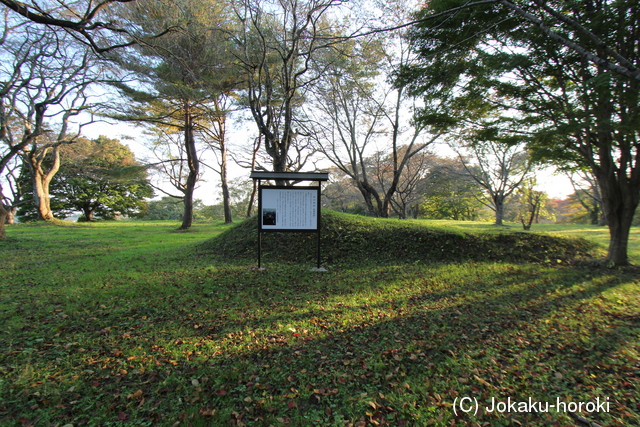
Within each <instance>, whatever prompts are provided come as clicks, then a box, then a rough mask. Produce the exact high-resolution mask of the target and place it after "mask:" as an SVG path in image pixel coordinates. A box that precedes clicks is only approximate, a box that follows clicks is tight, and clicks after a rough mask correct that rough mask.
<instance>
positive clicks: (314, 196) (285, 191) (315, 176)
mask: <svg viewBox="0 0 640 427" xmlns="http://www.w3.org/2000/svg"><path fill="white" fill-rule="evenodd" d="M251 178H252V179H254V180H257V181H258V269H262V233H263V232H295V233H315V234H316V240H317V248H316V253H317V270H321V271H322V270H323V269H321V267H320V236H321V228H322V227H321V215H320V205H321V203H320V202H321V200H320V195H321V185H322V181H327V180H328V179H329V174H327V173H294V172H280V173H278V172H256V171H254V172H252V173H251ZM263 179H264V180H275V179H287V180H297V181H317V182H318V185H317V186H313V187H310V186H307V187H295V186H278V185H276V186H273V185H262V180H263ZM265 191H267V192H271V193H272V195H274V196H275V197H276V198H277V200H276V201H275V202H274V200H269V201H268V202H267V204H270V206H269V207H264V197H263V196H264V192H265ZM306 192H309V193H306ZM296 202H297V203H301V204H302V206H299V205H298V206H296V205H292V204H293V203H296ZM309 203H315V206H313V205H311V206H309ZM310 212H313V213H314V214H315V217H316V222H315V227H310V222H308V218H304V216H305V214H309V213H310ZM312 222H313V221H311V223H312Z"/></svg>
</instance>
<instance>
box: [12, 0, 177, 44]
mask: <svg viewBox="0 0 640 427" xmlns="http://www.w3.org/2000/svg"><path fill="white" fill-rule="evenodd" d="M134 1H136V0H101V1H95V0H71V1H56V2H48V1H38V0H27V1H25V2H22V1H17V0H0V4H2V5H4V6H5V7H6V8H7V9H8V10H12V11H13V12H15V13H16V14H18V15H20V17H21V18H23V19H25V20H29V21H31V22H32V23H34V24H40V25H42V26H43V27H45V28H52V29H53V31H55V29H63V30H65V31H67V32H69V33H70V34H73V35H74V38H76V39H77V40H79V41H82V42H83V43H86V44H87V45H88V46H90V47H91V49H92V50H94V51H95V52H96V53H104V52H108V51H110V50H112V49H117V48H121V47H125V46H131V45H133V44H135V43H149V42H150V41H151V40H153V39H155V38H157V37H160V36H162V35H163V34H165V33H168V32H170V31H172V30H173V29H172V28H167V29H164V30H163V31H161V32H159V33H157V34H152V35H141V34H138V32H137V31H136V30H137V28H136V27H135V26H131V25H127V23H126V22H121V21H119V20H118V19H117V17H116V16H115V15H114V14H113V13H111V12H112V10H113V9H114V8H117V7H118V6H120V7H125V6H124V5H125V4H126V3H131V2H134ZM0 44H1V43H0Z"/></svg>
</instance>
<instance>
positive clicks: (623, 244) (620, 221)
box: [603, 191, 638, 265]
mask: <svg viewBox="0 0 640 427" xmlns="http://www.w3.org/2000/svg"><path fill="white" fill-rule="evenodd" d="M604 193H605V192H604V191H603V195H604ZM603 199H604V207H605V215H606V220H607V225H608V226H609V250H608V252H607V261H608V262H610V263H612V264H613V265H628V264H629V258H628V255H627V251H628V248H629V231H630V230H631V224H632V223H633V215H634V213H635V210H636V208H637V206H638V203H637V202H635V203H634V201H633V199H632V200H629V198H627V197H622V198H621V199H620V200H619V202H618V203H615V202H613V201H611V200H610V198H609V197H607V195H605V197H604V198H603Z"/></svg>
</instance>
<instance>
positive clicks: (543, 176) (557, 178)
mask: <svg viewBox="0 0 640 427" xmlns="http://www.w3.org/2000/svg"><path fill="white" fill-rule="evenodd" d="M245 126H246V129H245V130H244V131H242V130H238V129H236V131H235V133H232V134H231V135H230V137H229V139H230V140H234V139H235V140H242V139H244V140H246V139H247V138H249V137H250V135H251V134H252V129H251V123H246V124H245ZM254 133H255V132H254ZM83 134H84V135H85V136H86V137H88V138H91V139H94V138H97V137H98V136H100V135H104V136H106V137H108V138H115V139H119V140H120V141H121V142H122V143H123V144H125V145H128V146H129V148H130V149H131V151H133V152H134V153H135V155H136V158H137V159H138V160H144V159H145V158H151V155H150V151H149V150H148V149H147V148H146V147H145V146H144V140H145V136H144V135H143V133H142V128H141V127H135V126H132V125H129V124H127V123H116V124H108V123H104V122H102V123H94V124H91V125H89V126H86V127H85V128H84V129H83ZM433 151H434V152H435V153H436V154H438V155H443V156H449V157H450V156H452V155H453V153H452V151H451V150H450V149H449V148H448V147H447V146H446V145H444V144H440V145H438V144H436V146H434V147H433ZM204 160H205V161H206V162H209V163H215V160H214V159H213V157H211V156H209V157H205V159H204ZM229 164H230V166H229V168H230V170H229V177H228V179H229V181H231V180H232V179H234V178H237V177H245V178H246V179H247V181H249V180H250V179H249V173H250V171H249V170H248V169H244V168H241V167H240V166H237V165H236V164H235V163H234V162H233V161H231V160H229ZM203 169H204V170H205V173H204V181H203V182H200V183H199V185H198V187H197V188H196V190H195V194H194V197H195V198H196V199H200V200H202V201H203V203H204V204H205V205H213V204H217V203H220V200H218V197H219V193H220V190H219V188H220V179H219V177H218V175H217V174H216V173H215V172H213V171H211V170H210V169H207V168H203ZM536 178H537V181H538V189H540V190H544V191H545V192H546V193H547V194H548V195H549V197H550V198H554V199H564V198H566V197H567V196H568V195H570V194H571V193H573V192H574V189H573V187H572V185H571V181H570V180H569V179H568V178H567V177H566V176H564V175H558V174H555V173H554V171H553V169H552V168H547V169H544V170H540V171H538V172H537V176H536ZM167 190H169V191H170V190H171V189H170V188H167ZM172 193H173V194H175V193H177V191H175V190H174V191H172ZM161 196H163V194H160V193H159V192H156V198H160V197H161Z"/></svg>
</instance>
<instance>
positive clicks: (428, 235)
mask: <svg viewBox="0 0 640 427" xmlns="http://www.w3.org/2000/svg"><path fill="white" fill-rule="evenodd" d="M257 221H258V220H257V217H253V218H250V219H247V220H245V221H243V222H242V223H240V224H238V225H237V226H235V227H233V228H230V229H228V230H227V231H225V232H224V233H221V234H220V235H218V236H216V237H215V238H213V239H211V240H209V241H207V242H205V243H204V244H203V245H202V247H201V248H202V249H203V250H205V251H206V252H210V253H214V254H220V255H221V256H222V257H223V258H224V259H225V260H228V261H231V260H233V259H245V258H249V259H255V258H256V257H257V245H258V234H257V228H258V224H257ZM316 242H317V241H316V235H315V234H309V233H263V235H262V254H263V260H264V261H265V262H270V261H284V262H305V261H309V262H312V261H313V260H315V257H316V247H317V246H316ZM594 246H595V245H594V244H593V243H592V242H589V241H587V240H584V239H579V238H566V237H556V236H549V235H545V234H534V233H523V232H513V231H505V232H504V233H467V232H453V231H449V230H443V229H434V228H429V227H426V226H424V225H423V224H421V223H420V222H417V221H398V220H385V219H377V218H367V217H361V216H356V215H348V214H340V213H337V212H333V211H323V212H322V238H321V251H322V263H323V264H328V265H334V264H339V265H340V264H347V265H348V264H352V263H362V262H373V263H383V264H387V263H397V262H416V261H421V262H452V261H513V262H552V263H558V262H567V261H573V260H575V259H578V258H584V257H589V256H590V255H591V254H592V252H593V250H594Z"/></svg>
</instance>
